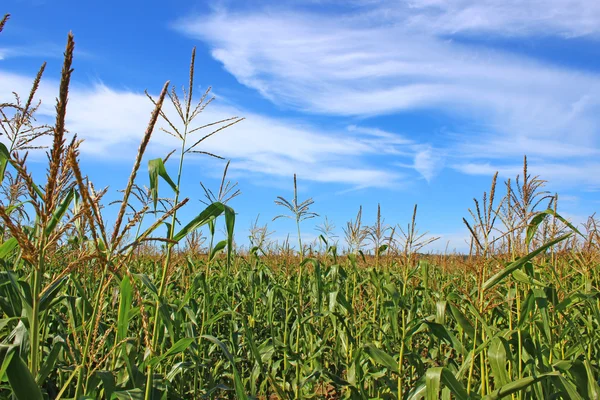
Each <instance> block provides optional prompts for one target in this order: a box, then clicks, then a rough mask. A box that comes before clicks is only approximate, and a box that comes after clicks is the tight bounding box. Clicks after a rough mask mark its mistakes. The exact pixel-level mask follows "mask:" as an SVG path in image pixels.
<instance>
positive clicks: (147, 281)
mask: <svg viewBox="0 0 600 400" xmlns="http://www.w3.org/2000/svg"><path fill="white" fill-rule="evenodd" d="M133 276H135V277H136V278H138V279H139V280H140V281H142V283H143V284H144V286H146V288H148V289H149V290H150V292H152V294H153V295H154V297H155V299H158V289H157V288H156V286H155V285H154V283H152V280H150V277H149V276H148V275H146V274H133Z"/></svg>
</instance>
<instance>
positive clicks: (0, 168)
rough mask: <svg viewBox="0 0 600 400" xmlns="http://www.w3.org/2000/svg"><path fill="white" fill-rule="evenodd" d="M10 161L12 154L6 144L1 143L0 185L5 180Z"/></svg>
mask: <svg viewBox="0 0 600 400" xmlns="http://www.w3.org/2000/svg"><path fill="white" fill-rule="evenodd" d="M9 160H10V153H9V152H8V149H7V148H6V146H5V145H4V143H0V183H2V181H3V180H4V173H5V172H6V165H7V164H8V161H9Z"/></svg>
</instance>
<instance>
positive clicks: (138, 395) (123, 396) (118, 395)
mask: <svg viewBox="0 0 600 400" xmlns="http://www.w3.org/2000/svg"><path fill="white" fill-rule="evenodd" d="M143 398H144V392H143V391H142V389H131V390H120V391H118V392H113V394H112V396H110V400H142V399H143Z"/></svg>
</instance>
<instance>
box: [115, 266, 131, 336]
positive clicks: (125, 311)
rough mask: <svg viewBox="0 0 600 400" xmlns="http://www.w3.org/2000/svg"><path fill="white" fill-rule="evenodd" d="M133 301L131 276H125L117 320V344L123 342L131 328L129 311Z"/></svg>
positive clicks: (122, 282) (121, 287)
mask: <svg viewBox="0 0 600 400" xmlns="http://www.w3.org/2000/svg"><path fill="white" fill-rule="evenodd" d="M132 301H133V287H132V286H131V282H130V280H129V276H127V275H125V276H124V277H123V279H122V280H121V286H120V299H119V315H118V319H117V342H121V341H122V340H124V339H125V338H126V337H127V329H128V328H129V309H130V308H131V303H132Z"/></svg>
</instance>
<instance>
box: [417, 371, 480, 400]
mask: <svg viewBox="0 0 600 400" xmlns="http://www.w3.org/2000/svg"><path fill="white" fill-rule="evenodd" d="M441 383H443V384H444V385H445V386H446V387H447V388H448V389H449V390H450V392H451V393H452V394H453V395H454V398H456V399H458V400H469V399H470V396H469V393H467V390H466V389H465V387H464V386H463V384H462V383H460V382H459V381H458V380H457V379H456V377H455V376H454V374H452V372H450V370H449V369H448V368H446V367H435V368H429V369H428V370H427V372H426V373H425V385H426V388H427V389H426V396H427V400H436V399H439V398H440V390H441Z"/></svg>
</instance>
